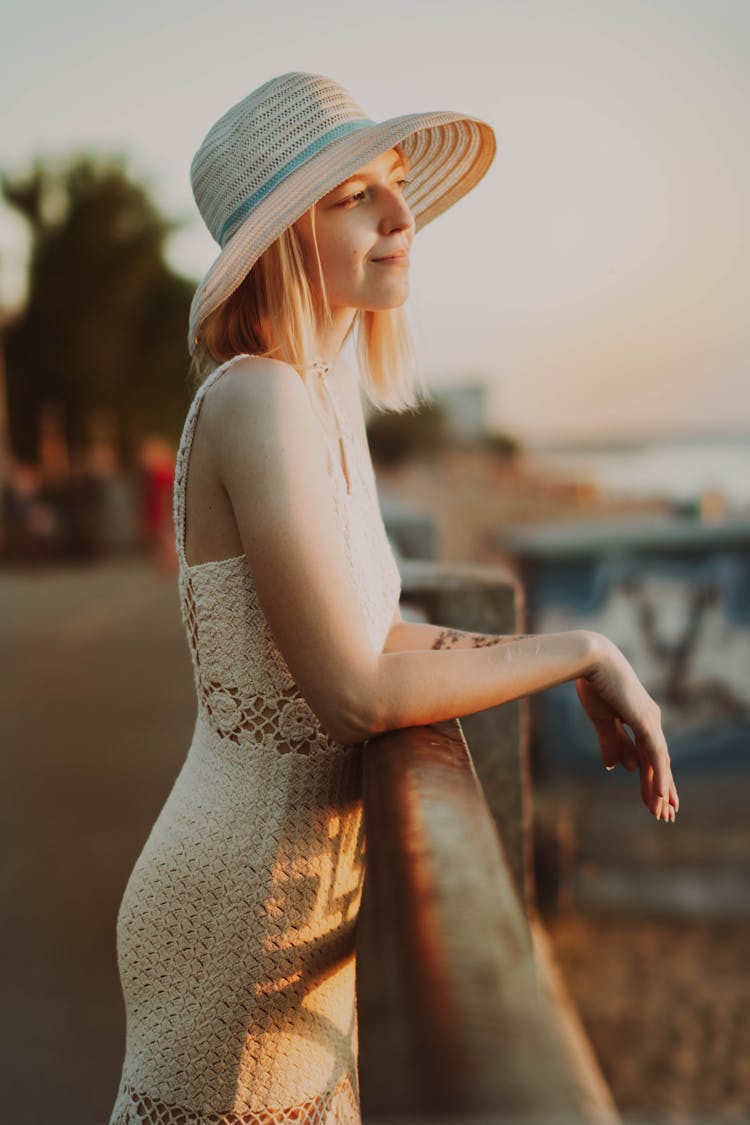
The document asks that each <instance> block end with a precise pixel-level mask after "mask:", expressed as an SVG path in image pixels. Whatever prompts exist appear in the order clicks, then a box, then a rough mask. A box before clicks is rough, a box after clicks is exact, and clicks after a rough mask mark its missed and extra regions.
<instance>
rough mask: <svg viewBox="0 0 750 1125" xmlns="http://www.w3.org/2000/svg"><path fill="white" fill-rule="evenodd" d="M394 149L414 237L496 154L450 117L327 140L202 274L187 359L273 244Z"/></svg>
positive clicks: (473, 121) (477, 124)
mask: <svg viewBox="0 0 750 1125" xmlns="http://www.w3.org/2000/svg"><path fill="white" fill-rule="evenodd" d="M397 144H400V145H401V146H402V147H403V150H404V152H405V154H406V156H407V159H408V161H409V179H410V183H409V184H407V185H406V186H405V188H404V198H405V200H406V202H407V204H408V206H409V208H410V210H411V212H412V214H413V215H414V222H415V228H416V230H421V229H422V227H424V226H426V225H427V223H429V222H431V221H432V220H433V219H435V218H437V216H438V215H441V214H442V213H443V211H446V210H447V209H448V208H449V207H450V206H452V204H454V203H455V202H456V201H457V200H459V199H461V197H462V196H464V195H466V193H467V192H468V191H470V190H471V188H473V187H474V186H475V185H476V184H477V183H478V182H479V181H480V180H481V179H482V177H483V176H484V174H485V172H486V171H487V169H488V168H489V166H490V164H491V163H492V161H493V159H494V156H495V152H496V149H497V144H496V140H495V133H494V130H493V129H492V128H491V126H490V125H488V124H487V123H486V122H484V121H480V120H479V119H478V118H475V117H467V116H465V115H463V114H459V113H448V112H439V113H412V114H408V115H407V116H403V117H393V118H390V119H389V120H387V121H382V122H375V121H373V122H372V124H371V125H368V126H367V127H366V128H362V129H359V130H358V131H357V132H355V133H353V134H350V135H349V136H346V137H341V138H340V139H338V140H336V141H333V142H332V143H331V144H330V145H328V146H326V148H325V149H323V150H322V151H321V152H318V153H316V154H315V155H314V156H312V157H310V159H309V160H308V161H306V163H305V164H304V165H303V166H302V167H300V168H297V169H296V170H295V171H294V172H292V173H290V175H289V176H287V177H286V179H285V180H282V181H281V183H279V184H278V185H277V186H276V187H275V188H274V190H273V191H272V192H271V193H270V194H269V195H267V196H266V198H265V199H263V200H262V201H261V202H260V203H258V204H257V206H256V207H254V208H253V210H252V211H251V213H250V214H249V215H248V216H247V218H246V219H245V220H244V221H243V222H242V223H241V224H240V226H239V227H238V228H237V230H236V231H235V232H234V233H233V234H232V237H231V238H230V240H229V242H228V243H227V245H226V246H225V247H224V249H223V250H222V251H221V253H220V254H219V256H218V257H217V258H216V260H215V261H214V263H213V264H212V266H211V267H210V268H209V270H208V271H207V272H206V274H205V275H204V277H203V279H202V280H201V282H200V284H199V285H198V287H197V289H196V291H195V294H194V296H193V300H192V303H191V306H190V327H189V332H188V348H189V351H190V354H191V355H192V354H193V353H194V351H195V348H196V345H197V342H198V334H199V331H200V326H201V324H202V322H203V320H204V319H205V318H206V317H207V316H209V314H210V313H212V312H214V311H215V309H217V308H218V307H219V305H221V304H223V302H224V301H226V300H227V298H228V297H230V296H231V295H232V293H233V292H234V291H235V290H236V289H237V287H238V286H239V285H240V284H241V283H242V281H243V280H244V279H245V277H247V275H248V273H249V272H250V270H251V269H252V267H253V266H254V264H255V263H256V262H257V260H258V258H259V257H260V255H261V254H262V253H263V252H264V251H265V250H267V249H268V247H269V246H270V245H271V243H272V242H274V241H275V240H276V239H277V238H278V237H279V235H281V234H282V233H283V232H284V231H285V230H286V229H287V228H288V227H290V226H291V225H292V223H294V222H296V221H297V219H299V218H301V217H302V215H304V214H305V212H306V211H308V210H309V209H310V207H312V206H313V204H314V203H317V202H318V201H319V200H320V199H322V198H323V196H324V195H327V194H328V192H329V191H332V190H333V189H334V188H335V187H336V186H337V185H338V184H340V183H341V182H342V181H343V180H345V179H347V178H348V177H349V176H351V175H353V174H354V173H355V172H356V171H357V169H358V168H360V167H362V165H363V164H367V163H368V162H369V161H371V160H374V159H375V158H376V157H377V156H379V155H381V153H383V152H387V151H388V149H389V148H393V146H394V145H397Z"/></svg>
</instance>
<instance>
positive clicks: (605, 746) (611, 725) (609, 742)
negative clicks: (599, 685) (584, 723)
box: [576, 679, 622, 770]
mask: <svg viewBox="0 0 750 1125" xmlns="http://www.w3.org/2000/svg"><path fill="white" fill-rule="evenodd" d="M576 689H577V691H578V698H579V699H580V701H581V704H582V706H583V709H584V711H585V712H586V714H587V716H588V717H589V719H590V720H591V722H592V724H593V726H594V729H595V731H596V736H597V738H598V740H599V750H600V752H601V756H602V761H603V762H604V765H605V767H606V768H607V769H608V770H613V769H614V768H615V766H616V765H617V763H618V762H619V761H620V759H621V756H622V747H621V745H620V738H619V733H618V731H617V728H616V727H615V719H616V717H617V715H616V712H615V711H614V710H613V709H612V708H611V707H610V706H609V704H607V703H605V702H604V700H603V699H602V698H601V697H600V696H598V695H597V694H596V692H594V691H592V689H591V688H590V686H589V684H588V681H586V680H584V679H579V680H577V681H576Z"/></svg>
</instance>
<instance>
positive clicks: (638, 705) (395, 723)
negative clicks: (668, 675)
mask: <svg viewBox="0 0 750 1125" xmlns="http://www.w3.org/2000/svg"><path fill="white" fill-rule="evenodd" d="M203 412H205V421H206V424H207V425H208V428H209V439H210V444H211V448H212V450H213V451H214V454H215V457H216V463H217V471H218V472H219V475H220V478H221V480H222V482H223V484H224V487H225V488H226V490H227V493H228V495H229V498H230V501H231V504H232V508H233V511H234V514H235V518H236V520H237V527H238V531H239V534H240V537H241V540H242V544H243V548H244V551H245V555H246V557H247V560H248V566H249V569H250V572H251V574H252V576H253V579H254V584H255V589H256V592H257V595H258V600H259V602H260V604H261V606H262V608H263V612H264V614H265V616H266V619H267V620H268V623H269V626H270V628H271V631H272V632H273V634H274V638H275V640H276V643H277V644H278V646H279V649H280V651H281V652H282V654H283V655H284V658H285V660H286V661H287V664H288V666H289V669H290V671H291V673H292V675H293V677H294V679H295V681H296V683H297V684H298V686H299V689H300V691H301V692H302V694H303V695H304V697H305V699H306V700H307V702H308V703H309V705H310V707H311V708H312V710H313V711H314V712H315V714H316V715H317V716H318V718H319V720H320V722H321V724H322V726H323V727H324V728H325V729H326V730H328V731H329V733H330V734H331V735H332V737H334V738H335V739H337V740H339V741H342V742H360V741H362V740H363V739H365V738H368V737H370V736H371V735H373V734H376V733H380V732H382V731H385V730H392V729H397V728H400V727H408V726H415V725H421V724H424V723H430V722H436V721H439V720H441V719H446V718H453V717H456V716H462V715H467V714H471V713H473V712H475V711H481V710H484V709H485V708H488V707H492V706H495V705H497V704H500V703H505V702H508V701H510V700H513V699H517V698H519V697H520V696H523V695H528V694H531V693H533V692H538V691H542V690H544V689H546V688H548V687H552V686H554V685H556V684H559V683H562V682H564V681H565V680H571V679H574V678H577V677H582V676H588V675H590V674H592V673H593V671H594V670H595V669H596V668H598V667H599V665H600V664H601V663H602V660H603V658H604V655H606V653H605V650H604V649H603V648H602V642H604V641H605V638H601V637H600V635H599V634H596V633H591V632H588V631H583V630H572V631H569V632H564V633H551V634H544V635H538V636H523V637H518V638H507V637H506V638H497V639H496V640H494V641H492V642H488V643H482V644H479V645H478V646H475V645H474V644H473V643H471V644H469V645H467V646H466V647H464V646H463V645H455V646H453V647H446V646H445V644H443V645H442V646H441V647H440V648H433V647H429V648H427V647H425V648H419V649H411V648H407V649H401V650H395V649H392V648H391V647H390V644H389V645H387V646H386V649H385V650H384V651H383V650H380V649H378V648H376V647H375V646H374V645H373V643H372V642H371V641H370V639H369V636H368V629H367V624H366V621H365V618H364V615H363V609H362V606H361V604H360V598H359V595H358V592H357V590H356V588H355V585H354V582H353V578H352V574H351V571H350V568H349V566H348V564H347V560H346V556H345V554H344V551H343V549H342V544H341V534H340V522H339V519H338V516H337V513H336V507H335V502H334V497H333V493H332V484H331V479H330V477H329V474H328V470H327V467H326V460H327V449H326V446H325V442H324V439H323V436H322V433H321V431H320V423H319V421H318V419H317V417H316V415H315V414H314V412H313V410H312V406H311V403H310V400H309V398H308V395H307V391H306V389H305V387H304V385H303V384H302V382H301V380H300V379H299V376H298V375H297V374H296V372H295V371H294V370H293V369H292V368H291V367H289V366H288V365H286V364H284V363H280V362H279V361H274V360H259V359H249V360H245V361H242V362H240V363H237V364H235V365H234V367H233V368H232V369H231V370H230V371H228V372H227V373H226V374H225V375H224V376H223V377H222V379H221V380H218V381H217V382H216V384H215V385H214V386H213V387H211V388H210V390H209V391H208V392H207V394H206V397H205V400H204V405H203V408H202V416H203ZM428 628H437V627H428ZM397 635H398V634H395V635H394V637H393V639H394V640H395V637H396V636H397ZM401 636H402V638H405V637H406V632H404V631H401ZM411 636H414V634H413V632H411ZM420 636H421V638H425V637H426V634H425V633H424V631H422V633H421V635H420ZM390 639H391V637H390V636H389V642H390ZM436 639H437V635H433V636H432V643H433V644H434V642H435V640H436ZM445 640H446V638H445V637H444V641H445ZM612 647H614V646H612ZM622 659H623V660H624V658H622ZM625 663H627V662H625ZM628 667H629V666H628ZM618 677H619V680H618V682H617V683H616V684H615V687H614V689H613V690H614V697H615V705H616V706H620V704H622V708H621V710H620V714H621V715H622V716H623V717H624V721H625V722H630V721H631V717H632V718H633V719H634V721H636V722H638V721H639V712H643V713H644V714H645V712H646V711H647V712H648V714H647V715H646V718H647V719H648V723H649V725H650V726H651V727H653V722H654V718H655V716H654V714H653V710H652V708H651V707H650V706H647V701H648V700H649V697H648V696H647V695H646V693H645V692H644V690H643V688H642V687H641V685H640V684H638V681H637V679H636V678H635V676H634V673H632V669H631V670H630V672H629V673H627V675H626V680H627V682H626V683H624V684H623V683H622V682H620V681H622V678H623V673H622V671H621V670H619V669H618ZM633 680H635V684H637V688H636V687H635V686H634V684H633V682H632V681H633ZM638 688H639V689H640V693H639V691H638ZM618 693H619V694H618ZM610 695H611V692H610ZM610 702H611V699H610ZM650 702H651V703H652V702H653V701H650ZM644 721H645V720H644ZM663 783H664V776H663V775H660V784H663Z"/></svg>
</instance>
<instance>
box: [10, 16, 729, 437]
mask: <svg viewBox="0 0 750 1125" xmlns="http://www.w3.org/2000/svg"><path fill="white" fill-rule="evenodd" d="M0 21H1V23H0V76H1V77H0V94H1V95H2V96H1V97H0V167H2V168H3V170H5V171H10V172H13V173H17V172H20V171H23V170H24V169H25V168H27V167H28V166H29V164H30V161H31V159H32V157H33V156H35V155H38V156H59V157H65V156H67V155H68V154H69V153H71V152H73V151H81V150H84V151H97V152H100V153H102V154H103V155H106V154H108V153H109V154H114V153H124V154H126V155H127V157H128V160H129V170H130V172H131V174H132V175H134V176H136V177H137V178H138V179H139V180H141V181H143V182H144V183H145V184H146V186H147V187H148V188H149V190H150V191H151V193H152V194H153V196H154V198H155V199H156V201H157V202H158V203H159V205H160V206H161V207H162V209H163V210H164V211H165V212H166V213H167V214H168V215H170V216H172V217H174V218H177V219H181V220H183V222H184V225H183V227H182V228H181V230H180V231H179V232H178V233H177V234H176V235H175V236H173V238H172V240H171V242H170V244H169V247H168V256H169V261H170V264H171V265H172V266H173V267H174V268H175V269H177V270H179V271H180V272H182V273H184V274H186V275H187V276H189V277H193V278H195V279H196V280H197V278H198V277H199V276H200V275H201V274H202V273H203V271H204V270H206V269H207V268H208V266H209V265H210V264H211V262H212V261H213V260H214V258H215V256H216V253H217V250H218V248H217V247H216V245H215V243H214V242H213V241H212V239H211V237H210V235H209V234H208V232H207V231H206V230H205V228H204V227H203V225H202V220H201V219H200V216H199V214H198V211H197V208H196V207H195V204H194V202H193V199H192V194H191V190H190V183H189V166H190V161H191V159H192V156H193V153H194V152H195V150H196V148H197V147H198V145H199V144H200V142H201V140H202V139H203V136H204V135H205V133H206V131H207V130H208V128H209V127H210V126H211V125H212V124H213V122H214V121H215V120H216V119H217V118H218V117H219V116H220V115H221V114H222V113H223V112H224V111H225V110H226V109H227V108H228V107H229V106H230V105H232V104H233V103H234V102H236V101H238V100H239V99H240V98H242V97H244V96H245V95H246V94H248V93H249V92H250V91H251V90H253V89H254V88H256V87H257V86H259V85H260V84H261V83H263V82H265V81H267V80H268V79H269V78H272V77H273V76H274V75H276V74H281V73H284V72H285V71H289V70H306V71H312V72H316V73H319V74H325V75H329V76H330V77H333V78H335V79H336V80H337V81H339V82H341V83H342V84H343V85H344V86H346V87H347V88H348V89H349V90H350V92H351V93H352V95H353V96H354V97H355V99H356V100H357V102H358V103H359V104H360V105H361V106H362V108H363V109H364V110H365V112H366V113H367V114H368V115H369V116H370V117H372V118H374V119H376V120H383V119H386V118H388V117H394V116H397V115H400V114H405V113H412V112H418V111H426V110H454V111H458V112H461V113H466V114H470V115H472V116H477V117H481V118H483V119H484V120H485V121H488V122H489V123H490V124H491V125H492V127H493V128H494V130H495V133H496V135H497V140H498V152H497V156H496V158H495V161H494V164H493V165H492V167H491V168H490V170H489V172H488V173H487V175H486V176H485V178H484V179H483V180H482V181H481V183H480V184H479V185H477V187H475V188H474V189H473V190H472V191H471V192H470V193H469V194H468V195H466V196H465V197H464V198H463V199H462V200H460V201H459V202H458V203H457V204H455V205H454V206H453V207H452V208H451V209H450V210H449V211H448V212H446V213H445V214H443V215H441V216H440V217H439V218H438V219H436V220H435V221H434V222H433V223H431V224H430V225H429V226H428V227H426V228H425V229H424V230H423V231H420V233H419V235H418V236H417V239H416V241H415V243H414V247H413V252H412V264H411V266H410V277H411V289H410V296H409V300H408V302H407V305H406V309H407V312H408V313H409V316H410V321H411V324H412V328H413V332H414V336H415V341H416V346H417V355H418V357H419V362H420V365H421V367H422V368H423V370H424V372H425V374H426V376H427V380H428V383H429V384H430V385H431V386H434V387H439V386H441V385H450V384H454V383H457V382H462V381H468V382H476V381H480V382H483V383H485V384H486V385H487V387H488V408H489V409H488V414H489V421H490V424H491V425H492V426H493V427H494V428H497V429H502V430H507V431H511V432H514V433H515V434H517V435H518V436H520V437H521V438H522V439H525V440H528V441H534V440H536V441H544V440H554V439H567V440H573V439H576V438H582V439H598V440H601V439H603V438H607V437H610V436H612V437H626V436H632V435H638V434H642V435H650V434H659V433H665V432H666V433H670V434H676V433H680V432H701V431H709V430H711V431H735V432H736V431H738V430H743V429H750V393H748V375H749V373H750V316H748V305H749V303H750V302H749V300H748V297H749V296H750V208H748V205H747V201H748V199H749V198H750V67H748V65H747V60H748V58H749V57H750V2H749V0H481V2H480V0H462V2H461V3H460V4H459V3H456V2H454V3H450V4H446V3H442V2H440V0H430V2H429V3H428V2H423V0H379V2H378V3H371V4H362V3H352V2H351V0H350V2H348V3H343V2H339V0H319V2H318V3H316V4H310V3H309V2H298V0H294V2H290V3H284V2H283V0H281V2H276V3H266V4H258V3H255V2H248V0H245V2H240V0H214V2H213V3H212V4H211V5H208V4H205V3H204V4H200V5H198V4H195V3H194V2H193V0H149V2H148V3H146V2H145V0H129V3H128V4H127V5H123V4H114V3H111V2H108V0H66V3H64V4H59V3H55V4H53V3H52V2H51V0H44V2H36V0H23V2H20V0H4V3H3V6H2V15H1V16H0ZM0 252H2V256H3V259H2V260H3V268H2V271H0V278H1V279H2V287H3V291H4V292H5V294H6V297H5V299H6V300H8V299H10V298H9V296H8V295H9V294H10V293H11V292H12V291H14V285H15V282H14V280H13V279H14V278H15V277H16V276H17V274H18V271H19V269H20V268H21V267H22V265H23V260H24V253H25V235H24V229H23V225H22V224H21V223H20V222H19V221H18V220H17V219H15V218H14V217H13V216H12V215H11V214H10V213H9V212H8V211H7V210H5V211H3V212H2V213H1V214H0Z"/></svg>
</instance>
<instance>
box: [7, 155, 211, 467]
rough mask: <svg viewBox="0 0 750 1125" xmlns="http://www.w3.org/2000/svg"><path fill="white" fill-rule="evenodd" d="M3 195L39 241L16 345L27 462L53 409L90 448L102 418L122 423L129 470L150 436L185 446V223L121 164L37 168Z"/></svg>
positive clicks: (14, 424) (11, 383)
mask: <svg viewBox="0 0 750 1125" xmlns="http://www.w3.org/2000/svg"><path fill="white" fill-rule="evenodd" d="M0 186H2V191H3V194H4V196H5V198H6V199H7V201H8V202H9V203H10V204H11V206H13V207H15V208H16V209H17V210H18V211H19V212H20V213H21V214H22V215H23V216H24V217H25V219H26V220H27V221H28V223H29V226H30V231H31V258H30V267H29V268H30V278H29V299H28V303H27V306H26V308H25V310H24V311H23V313H22V314H21V316H20V317H18V318H17V319H16V321H15V322H14V324H12V325H11V326H10V327H9V329H8V332H7V341H6V355H7V380H8V412H9V419H10V433H11V440H12V444H13V449H14V452H15V454H16V456H18V457H21V458H23V459H25V460H36V458H37V452H38V444H37V443H38V434H37V418H38V414H39V408H40V406H41V404H42V403H44V402H49V401H55V402H57V403H59V404H60V405H61V407H62V411H63V414H64V419H65V431H66V435H67V439H68V441H69V442H70V443H71V445H85V444H86V443H87V441H88V438H89V426H90V421H91V417H92V412H93V411H94V410H96V408H107V409H108V410H109V411H112V412H113V413H114V416H115V417H116V419H117V424H118V431H119V432H118V434H117V440H118V444H119V449H120V453H121V455H122V456H123V457H124V459H125V460H126V461H128V460H129V459H130V457H131V456H132V453H133V451H134V449H135V446H136V445H137V443H138V440H139V438H140V437H141V436H142V435H143V434H144V433H146V432H148V431H151V430H158V431H160V432H161V433H162V434H164V435H165V436H167V437H168V438H170V439H172V440H175V439H176V438H177V437H178V436H179V432H180V428H181V425H182V422H183V421H184V414H185V409H186V406H187V404H188V402H189V398H190V390H189V384H188V379H187V369H188V356H187V350H186V344H185V336H186V326H187V323H188V311H189V307H190V299H191V295H192V291H193V288H194V285H193V283H192V282H190V281H188V280H187V279H185V278H182V277H179V276H178V275H176V274H174V273H173V272H172V271H171V270H170V269H169V267H168V266H167V265H166V263H165V261H164V256H163V250H164V243H165V240H166V238H167V236H168V235H169V234H170V233H171V232H172V230H173V229H174V228H175V226H176V224H175V223H173V222H170V221H167V220H165V219H164V218H163V217H162V216H161V215H160V214H159V212H158V210H157V208H156V207H155V205H154V204H153V203H152V202H151V200H150V199H149V197H148V195H147V193H146V191H145V190H144V189H143V188H142V187H141V186H140V185H138V184H137V183H135V182H133V181H132V180H131V179H130V178H129V176H128V174H127V173H126V171H125V167H124V159H123V158H121V157H114V158H108V159H106V160H103V159H96V158H93V157H77V158H73V159H71V160H69V161H68V162H67V163H65V164H63V165H56V164H54V163H52V162H49V161H48V162H46V163H45V162H44V161H40V160H37V161H36V163H35V165H34V167H33V169H32V171H31V173H29V174H28V175H26V176H23V177H21V176H19V177H16V178H12V177H9V176H7V175H5V176H3V177H2V180H1V181H0Z"/></svg>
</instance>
